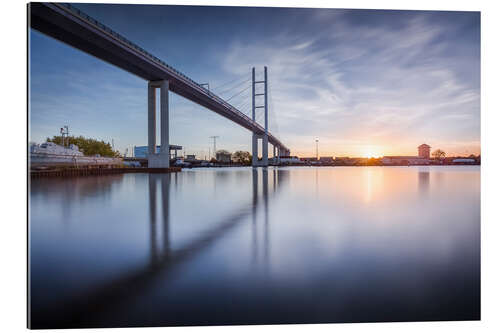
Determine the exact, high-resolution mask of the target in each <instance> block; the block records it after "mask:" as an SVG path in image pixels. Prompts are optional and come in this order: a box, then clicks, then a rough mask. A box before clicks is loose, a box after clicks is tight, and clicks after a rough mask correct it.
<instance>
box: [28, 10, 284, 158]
mask: <svg viewBox="0 0 500 333" xmlns="http://www.w3.org/2000/svg"><path fill="white" fill-rule="evenodd" d="M28 19H29V24H30V26H31V28H33V29H35V30H38V31H40V32H41V33H43V34H46V35H48V36H50V37H52V38H54V39H57V40H59V41H61V42H64V43H66V44H68V45H70V46H73V47H75V48H76V49H79V50H81V51H83V52H86V53H88V54H91V55H93V56H95V57H97V58H99V59H101V60H103V61H106V62H108V63H111V64H113V65H115V66H117V67H119V68H122V69H124V70H126V71H128V72H130V73H132V74H135V75H137V76H138V77H140V78H142V79H144V80H147V81H148V163H149V167H169V158H168V156H169V150H168V149H169V148H168V147H169V125H168V123H169V121H168V118H169V103H168V99H169V98H168V95H169V91H172V92H174V93H175V94H178V95H180V96H182V97H184V98H187V99H189V100H190V101H193V102H195V103H197V104H199V105H201V106H204V107H205V108H207V109H209V110H211V111H213V112H216V113H217V114H219V115H221V116H223V117H225V118H228V119H230V120H232V121H233V122H235V123H237V124H239V125H240V126H242V127H244V128H246V129H248V130H250V131H251V132H252V133H253V136H252V155H253V156H255V157H257V153H258V148H257V142H258V139H261V140H262V152H263V154H262V160H261V161H259V160H258V159H257V158H254V159H253V162H252V164H253V165H254V166H259V165H260V166H267V165H268V161H267V143H270V144H271V145H273V146H274V149H273V151H274V155H275V156H276V155H277V156H278V157H279V156H286V155H289V154H290V150H289V149H288V148H287V147H286V146H285V145H284V144H283V143H282V142H281V141H280V140H279V139H278V138H276V137H275V136H274V135H272V134H271V133H270V132H269V131H268V126H267V118H268V111H267V102H266V103H265V105H264V106H256V105H255V102H253V103H252V107H253V110H252V111H253V112H252V115H253V116H252V118H250V117H248V116H247V115H245V114H244V113H243V112H241V111H239V110H238V109H236V108H235V107H234V106H232V105H231V104H229V103H228V102H226V101H225V100H223V99H222V98H220V97H219V96H217V95H216V94H214V93H213V92H211V91H209V90H208V89H207V88H205V87H204V86H202V85H201V84H199V83H197V82H195V81H194V80H192V79H191V78H189V77H187V76H186V75H184V74H182V73H181V72H179V71H178V70H176V69H175V68H173V67H172V66H170V65H168V64H166V63H165V62H164V61H162V60H160V59H159V58H157V57H155V56H154V55H152V54H150V53H149V52H147V51H146V50H144V49H143V48H141V47H139V46H137V45H136V44H134V43H132V42H131V41H129V40H128V39H126V38H125V37H123V36H121V35H120V34H118V33H116V32H114V31H113V30H111V29H110V28H108V27H106V26H105V25H104V24H102V23H100V22H98V21H97V20H95V19H93V18H91V17H90V16H88V15H86V14H85V13H83V12H81V11H80V10H79V9H77V8H75V7H73V6H71V5H69V4H64V3H30V4H29V5H28ZM254 71H255V70H253V72H254ZM265 73H267V68H265ZM266 77H267V74H266ZM259 83H264V84H265V90H266V93H265V99H266V100H267V79H265V80H264V81H255V74H253V82H252V84H253V87H255V85H256V84H259ZM158 88H159V90H160V95H161V97H160V128H161V138H160V142H161V149H160V152H159V153H156V152H155V145H156V108H157V106H156V91H157V89H158ZM253 90H254V89H253ZM252 98H253V101H254V100H255V93H254V94H253V96H252ZM259 107H263V108H265V126H264V127H263V126H261V125H260V124H259V123H257V122H256V121H255V109H256V108H259Z"/></svg>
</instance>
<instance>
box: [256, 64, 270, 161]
mask: <svg viewBox="0 0 500 333" xmlns="http://www.w3.org/2000/svg"><path fill="white" fill-rule="evenodd" d="M258 84H261V85H263V86H264V89H263V92H261V93H258V92H256V89H255V88H256V86H257V85H258ZM267 91H268V80H267V66H264V80H261V81H256V80H255V67H253V68H252V121H253V122H254V123H255V112H256V109H264V129H265V132H264V134H257V132H256V131H255V130H253V133H252V166H253V167H257V166H263V167H267V166H268V165H269V160H268V142H269V130H268V115H269V112H268V103H267ZM258 96H264V104H263V105H256V104H255V100H256V97H258ZM259 139H261V140H262V160H261V161H259V159H258V153H259V150H258V141H259Z"/></svg>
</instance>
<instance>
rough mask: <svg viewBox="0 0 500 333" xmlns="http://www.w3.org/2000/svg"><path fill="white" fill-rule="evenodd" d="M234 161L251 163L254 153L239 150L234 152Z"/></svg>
mask: <svg viewBox="0 0 500 333" xmlns="http://www.w3.org/2000/svg"><path fill="white" fill-rule="evenodd" d="M233 161H234V162H235V163H240V164H250V163H251V162H252V155H250V153H249V152H247V151H242V150H238V151H236V152H235V153H234V154H233Z"/></svg>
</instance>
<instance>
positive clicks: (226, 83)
mask: <svg viewBox="0 0 500 333" xmlns="http://www.w3.org/2000/svg"><path fill="white" fill-rule="evenodd" d="M245 76H246V74H245ZM241 78H242V76H238V77H236V78H235V79H232V80H230V81H228V82H225V83H223V84H220V85H218V86H217V87H214V88H212V90H217V89H219V88H222V87H225V86H227V85H228V84H230V83H233V82H235V81H237V80H240V79H241Z"/></svg>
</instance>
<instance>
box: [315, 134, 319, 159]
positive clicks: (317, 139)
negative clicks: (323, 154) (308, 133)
mask: <svg viewBox="0 0 500 333" xmlns="http://www.w3.org/2000/svg"><path fill="white" fill-rule="evenodd" d="M318 142H319V138H316V161H317V160H319V156H318Z"/></svg>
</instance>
